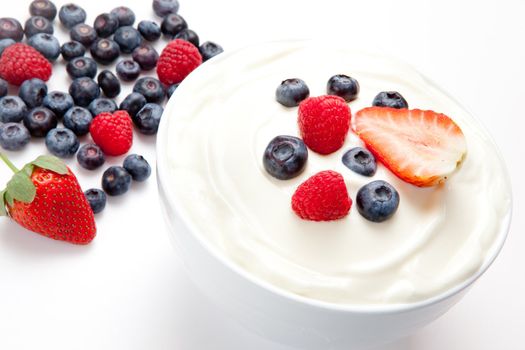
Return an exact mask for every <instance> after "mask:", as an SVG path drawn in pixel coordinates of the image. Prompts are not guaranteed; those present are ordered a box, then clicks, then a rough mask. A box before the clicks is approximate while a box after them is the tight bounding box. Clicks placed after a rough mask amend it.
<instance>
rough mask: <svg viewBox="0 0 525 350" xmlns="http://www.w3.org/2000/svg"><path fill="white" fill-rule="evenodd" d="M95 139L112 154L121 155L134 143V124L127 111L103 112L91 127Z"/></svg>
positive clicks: (103, 148)
mask: <svg viewBox="0 0 525 350" xmlns="http://www.w3.org/2000/svg"><path fill="white" fill-rule="evenodd" d="M89 132H90V133H91V137H92V138H93V141H95V143H96V144H97V145H98V146H99V147H100V148H101V149H102V151H103V152H104V153H105V154H107V155H110V156H120V155H122V154H125V153H127V152H128V151H129V149H130V148H131V146H132V145H133V125H132V123H131V117H130V116H129V114H128V112H126V111H116V112H114V113H113V114H111V113H109V112H105V113H101V114H99V115H97V116H96V117H95V119H93V122H92V123H91V126H90V128H89Z"/></svg>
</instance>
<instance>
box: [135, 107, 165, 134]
mask: <svg viewBox="0 0 525 350" xmlns="http://www.w3.org/2000/svg"><path fill="white" fill-rule="evenodd" d="M163 112H164V109H163V108H162V107H161V106H160V105H158V104H155V103H147V104H146V105H145V106H144V107H142V109H141V110H140V111H139V112H138V113H137V114H136V115H135V116H134V117H133V123H134V124H135V126H136V127H137V128H138V130H139V132H140V133H142V134H145V135H154V134H156V133H157V131H158V130H159V124H160V119H161V118H162V113H163Z"/></svg>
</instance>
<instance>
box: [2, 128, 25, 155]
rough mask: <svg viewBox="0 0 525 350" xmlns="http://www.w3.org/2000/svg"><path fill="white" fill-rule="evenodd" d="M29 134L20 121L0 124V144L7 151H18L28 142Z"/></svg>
mask: <svg viewBox="0 0 525 350" xmlns="http://www.w3.org/2000/svg"><path fill="white" fill-rule="evenodd" d="M30 139H31V135H30V134H29V131H27V129H26V127H25V126H23V125H22V124H20V123H6V124H1V125H0V146H2V148H3V149H6V150H8V151H18V150H20V149H22V148H24V146H25V145H27V144H28V143H29V140H30Z"/></svg>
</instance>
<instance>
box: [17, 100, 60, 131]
mask: <svg viewBox="0 0 525 350" xmlns="http://www.w3.org/2000/svg"><path fill="white" fill-rule="evenodd" d="M24 125H25V127H26V128H27V130H29V133H30V134H31V136H34V137H44V136H46V135H47V133H48V132H49V130H51V129H54V128H56V127H57V125H58V118H57V116H56V115H55V113H53V112H52V111H51V110H49V109H47V108H45V107H36V108H33V109H32V110H30V111H29V112H28V113H27V115H26V116H25V117H24Z"/></svg>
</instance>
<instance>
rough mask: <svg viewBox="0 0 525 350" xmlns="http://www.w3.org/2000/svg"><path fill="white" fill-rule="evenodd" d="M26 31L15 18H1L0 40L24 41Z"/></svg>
mask: <svg viewBox="0 0 525 350" xmlns="http://www.w3.org/2000/svg"><path fill="white" fill-rule="evenodd" d="M23 37H24V30H23V29H22V25H21V24H20V22H18V21H17V20H16V19H14V18H5V17H4V18H0V39H13V40H14V41H22V38H23Z"/></svg>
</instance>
